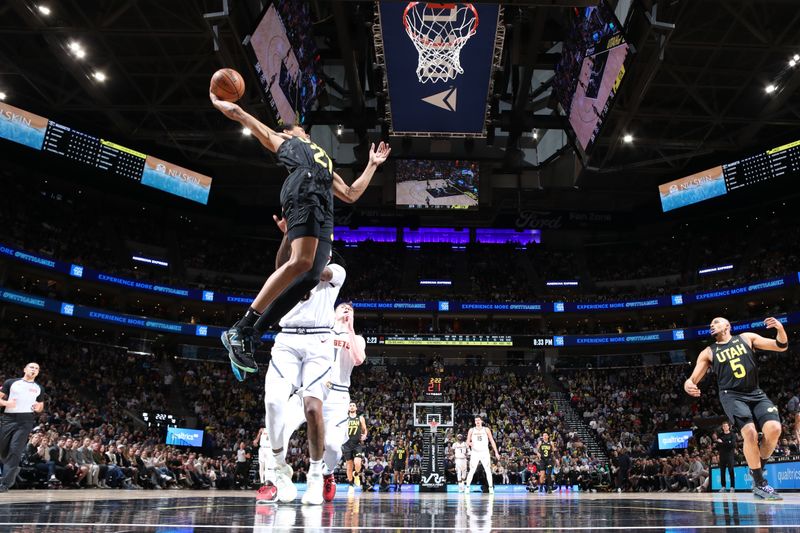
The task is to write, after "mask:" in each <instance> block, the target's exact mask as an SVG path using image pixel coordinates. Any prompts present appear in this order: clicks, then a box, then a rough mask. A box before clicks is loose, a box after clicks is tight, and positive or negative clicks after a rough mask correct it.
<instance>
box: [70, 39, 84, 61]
mask: <svg viewBox="0 0 800 533" xmlns="http://www.w3.org/2000/svg"><path fill="white" fill-rule="evenodd" d="M67 47H68V48H69V49H70V51H71V52H72V54H73V55H74V56H75V57H77V58H78V59H83V58H84V57H86V50H84V49H83V45H82V44H81V43H79V42H78V41H70V42H69V44H67Z"/></svg>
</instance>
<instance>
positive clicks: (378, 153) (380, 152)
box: [369, 141, 392, 165]
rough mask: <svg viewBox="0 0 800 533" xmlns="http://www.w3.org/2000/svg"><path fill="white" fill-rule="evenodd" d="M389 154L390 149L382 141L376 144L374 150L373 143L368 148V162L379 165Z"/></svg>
mask: <svg viewBox="0 0 800 533" xmlns="http://www.w3.org/2000/svg"><path fill="white" fill-rule="evenodd" d="M390 153H392V149H391V148H390V147H389V145H388V144H386V143H384V142H383V141H381V142H380V143H379V144H378V147H377V148H375V143H372V144H371V145H370V147H369V162H370V163H372V164H374V165H381V164H383V163H384V162H385V161H386V160H387V159H388V158H389V154H390Z"/></svg>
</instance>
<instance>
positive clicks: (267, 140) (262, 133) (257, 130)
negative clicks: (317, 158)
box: [208, 91, 292, 152]
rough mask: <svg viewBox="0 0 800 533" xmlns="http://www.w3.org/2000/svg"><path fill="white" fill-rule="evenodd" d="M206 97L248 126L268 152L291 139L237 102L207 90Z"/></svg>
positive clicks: (215, 105) (228, 115)
mask: <svg viewBox="0 0 800 533" xmlns="http://www.w3.org/2000/svg"><path fill="white" fill-rule="evenodd" d="M208 97H209V98H210V99H211V103H212V104H213V105H214V107H216V108H217V109H219V111H220V112H221V113H222V114H223V115H225V116H226V117H228V118H229V119H231V120H234V121H236V122H238V123H239V124H241V125H242V126H244V127H245V128H248V129H249V130H250V131H251V132H252V134H253V135H255V136H256V139H258V140H259V142H261V144H263V145H264V147H265V148H266V149H267V150H269V151H270V152H277V151H278V148H280V146H281V144H283V141H285V140H286V139H291V138H292V136H291V135H289V134H287V133H278V132H277V131H275V130H273V129H271V128H269V127H268V126H267V125H266V124H264V123H262V122H261V121H259V120H258V119H257V118H256V117H254V116H253V115H251V114H250V113H248V112H246V111H245V110H244V109H242V108H241V107H240V106H239V105H238V104H235V103H233V102H227V101H225V100H220V99H219V98H217V95H215V94H214V93H212V92H211V91H208Z"/></svg>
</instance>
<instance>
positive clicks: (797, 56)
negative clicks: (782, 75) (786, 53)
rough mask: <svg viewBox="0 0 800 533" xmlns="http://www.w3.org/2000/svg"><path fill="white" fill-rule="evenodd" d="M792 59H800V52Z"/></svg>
mask: <svg viewBox="0 0 800 533" xmlns="http://www.w3.org/2000/svg"><path fill="white" fill-rule="evenodd" d="M792 59H794V60H795V61H800V54H795V55H794V56H792Z"/></svg>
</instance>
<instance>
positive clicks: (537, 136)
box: [533, 130, 539, 141]
mask: <svg viewBox="0 0 800 533" xmlns="http://www.w3.org/2000/svg"><path fill="white" fill-rule="evenodd" d="M538 138H539V131H538V130H533V140H534V141H535V140H536V139H538Z"/></svg>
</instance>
